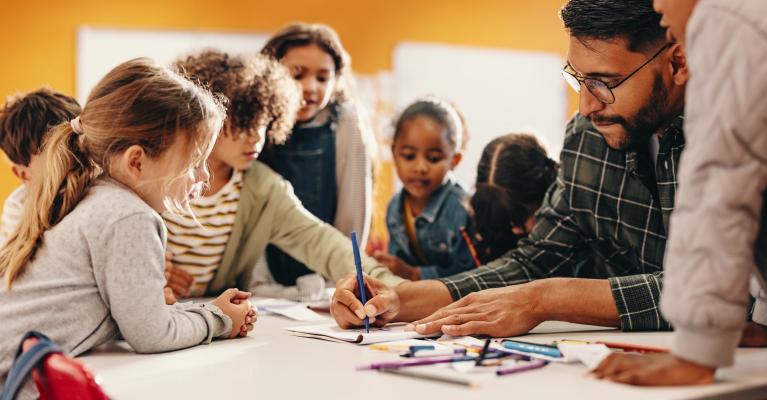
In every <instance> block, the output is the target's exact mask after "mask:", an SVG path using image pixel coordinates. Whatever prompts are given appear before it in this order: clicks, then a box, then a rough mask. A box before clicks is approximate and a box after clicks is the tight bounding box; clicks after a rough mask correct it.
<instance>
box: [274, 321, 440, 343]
mask: <svg viewBox="0 0 767 400" xmlns="http://www.w3.org/2000/svg"><path fill="white" fill-rule="evenodd" d="M285 330H286V331H288V333H290V334H292V335H296V336H303V337H311V338H316V339H323V340H330V341H334V342H346V343H356V344H373V343H384V342H393V341H396V340H403V339H416V338H424V337H435V336H439V335H440V333H436V334H433V335H427V336H425V335H420V334H418V333H416V332H415V331H407V332H406V331H405V324H389V325H386V326H385V327H383V328H374V327H370V333H366V332H365V328H358V329H341V328H339V327H338V325H336V324H335V323H332V324H323V325H310V326H296V327H291V328H285Z"/></svg>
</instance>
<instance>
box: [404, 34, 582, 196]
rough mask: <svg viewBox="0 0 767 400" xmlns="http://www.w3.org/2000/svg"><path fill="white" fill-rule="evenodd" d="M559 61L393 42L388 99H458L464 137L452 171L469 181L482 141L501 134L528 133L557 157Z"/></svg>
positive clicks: (562, 95) (562, 91) (563, 110)
mask: <svg viewBox="0 0 767 400" xmlns="http://www.w3.org/2000/svg"><path fill="white" fill-rule="evenodd" d="M563 65H564V60H563V59H562V58H561V57H560V56H559V55H556V54H551V53H543V52H525V51H510V50H501V49H484V48H478V47H467V46H451V45H441V44H432V43H417V42H404V43H402V44H400V45H398V46H397V47H396V48H395V50H394V59H393V68H394V71H393V73H394V82H395V85H394V90H395V94H394V104H395V107H396V108H397V109H398V110H402V109H403V108H404V107H406V106H407V104H408V103H410V102H411V101H413V100H414V99H415V98H417V97H420V96H424V95H429V94H433V95H436V96H440V97H443V98H446V99H449V100H451V101H453V102H454V103H456V104H457V105H458V107H459V108H460V109H461V111H462V112H463V114H464V115H465V117H466V120H467V125H468V128H469V131H470V133H471V137H470V139H469V143H468V146H467V149H466V152H465V153H464V155H463V161H462V162H461V164H460V165H459V166H458V167H457V168H456V171H455V172H456V176H457V178H458V179H459V181H461V182H462V183H464V184H465V185H467V187H469V188H473V186H474V179H475V176H476V168H477V163H478V162H479V158H480V156H481V155H482V149H483V148H484V147H485V145H486V144H487V143H489V142H490V141H491V140H492V139H493V138H495V137H497V136H500V135H502V134H505V133H511V132H528V133H533V134H535V135H536V136H537V137H538V140H539V141H540V142H541V143H542V144H543V145H544V146H545V147H546V150H547V151H548V153H549V156H550V157H551V158H553V159H554V160H558V159H559V152H560V151H561V149H562V142H563V140H564V128H565V125H566V118H567V94H566V88H565V85H564V82H563V80H562V77H561V74H560V71H561V69H562V66H563Z"/></svg>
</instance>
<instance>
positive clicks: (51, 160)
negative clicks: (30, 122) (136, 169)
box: [0, 122, 97, 290]
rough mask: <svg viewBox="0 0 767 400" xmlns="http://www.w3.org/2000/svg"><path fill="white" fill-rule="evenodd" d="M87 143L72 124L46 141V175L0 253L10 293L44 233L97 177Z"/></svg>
mask: <svg viewBox="0 0 767 400" xmlns="http://www.w3.org/2000/svg"><path fill="white" fill-rule="evenodd" d="M81 140H85V138H84V137H82V135H80V134H78V133H76V132H75V131H74V130H73V129H72V126H71V125H70V123H69V122H65V123H62V124H60V125H58V126H57V127H56V128H54V129H53V131H52V132H51V133H50V136H49V137H48V139H47V140H46V143H45V146H44V150H43V153H42V157H43V162H44V165H45V171H46V173H45V174H42V175H41V176H39V177H37V179H34V180H33V181H32V183H31V190H30V193H29V196H28V198H29V199H34V200H32V201H27V203H26V205H25V206H24V211H23V214H22V218H21V223H20V224H19V226H18V227H17V228H16V231H15V232H14V234H13V235H12V236H11V238H10V239H9V241H8V243H7V244H6V245H5V247H3V248H2V250H0V274H2V275H4V277H5V287H6V289H8V290H10V289H11V286H12V285H13V281H14V280H15V279H16V277H17V276H19V274H21V272H23V269H24V266H26V265H27V263H28V262H29V261H30V260H31V259H32V257H33V256H34V254H35V250H36V249H37V246H38V245H40V243H41V240H42V236H43V233H44V232H45V231H46V230H48V229H50V228H51V227H52V226H54V225H56V224H57V223H59V222H60V221H61V220H62V219H63V218H64V217H66V216H67V214H69V213H70V212H71V211H72V209H74V208H75V206H76V205H77V203H79V202H80V200H82V198H83V196H85V193H86V191H87V190H88V187H90V185H91V184H92V183H93V181H94V179H95V178H96V176H97V168H96V167H95V165H94V164H93V162H91V160H90V159H89V158H88V156H87V155H86V154H85V152H83V151H82V150H81V149H80V141H81Z"/></svg>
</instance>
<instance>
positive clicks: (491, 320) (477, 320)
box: [408, 282, 543, 337]
mask: <svg viewBox="0 0 767 400" xmlns="http://www.w3.org/2000/svg"><path fill="white" fill-rule="evenodd" d="M541 295H542V293H540V291H539V290H535V282H531V283H526V284H523V285H515V286H509V287H505V288H498V289H487V290H483V291H480V292H475V293H471V294H469V295H468V296H466V297H464V298H462V299H460V300H458V301H456V302H454V303H453V304H450V305H448V306H446V307H443V308H441V309H440V310H437V312H435V313H434V314H432V315H430V316H428V317H426V318H424V319H421V320H419V321H415V322H413V323H412V324H411V325H409V326H408V329H415V331H416V332H418V333H420V334H431V333H434V332H439V331H442V332H443V333H445V334H447V335H451V336H465V335H477V334H481V335H489V336H493V337H507V336H517V335H521V334H524V333H527V332H528V331H529V330H530V329H533V328H535V327H536V326H537V325H538V324H539V323H541V322H542V321H543V319H542V318H541V317H540V316H539V314H538V313H537V306H538V303H539V299H540V296H541Z"/></svg>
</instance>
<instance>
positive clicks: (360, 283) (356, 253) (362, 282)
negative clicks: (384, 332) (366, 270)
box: [352, 232, 370, 333]
mask: <svg viewBox="0 0 767 400" xmlns="http://www.w3.org/2000/svg"><path fill="white" fill-rule="evenodd" d="M352 250H354V266H355V267H356V268H357V286H358V287H359V288H360V301H361V302H362V305H363V306H364V305H365V303H367V302H368V300H367V296H366V295H365V280H364V279H363V278H362V259H361V258H360V246H359V245H358V244H357V232H352ZM365 332H367V333H370V320H369V319H368V317H365Z"/></svg>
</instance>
